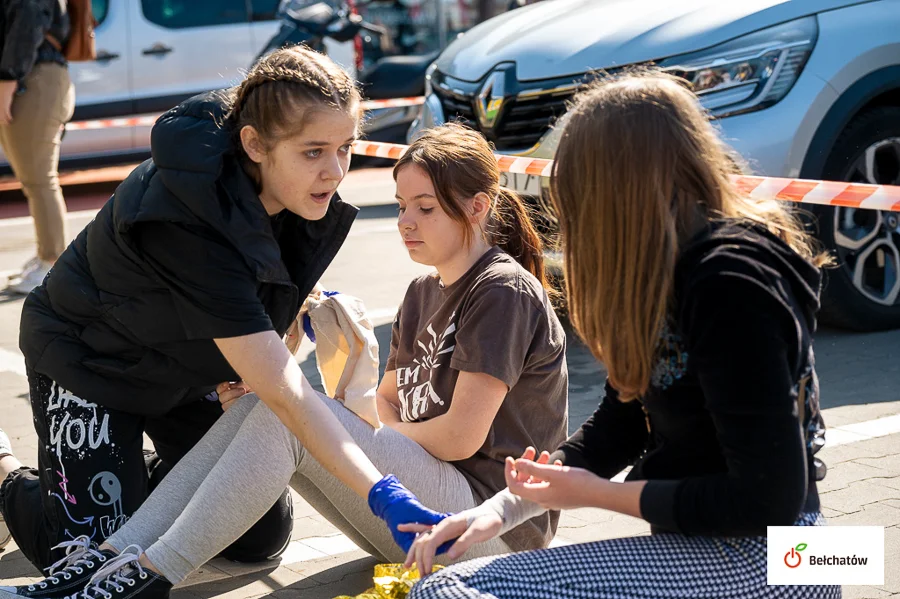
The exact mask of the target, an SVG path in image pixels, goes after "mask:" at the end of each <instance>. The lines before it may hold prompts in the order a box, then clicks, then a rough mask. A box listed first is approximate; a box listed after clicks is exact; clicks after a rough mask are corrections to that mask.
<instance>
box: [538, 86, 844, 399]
mask: <svg viewBox="0 0 900 599" xmlns="http://www.w3.org/2000/svg"><path fill="white" fill-rule="evenodd" d="M735 169H736V163H735V161H734V160H733V159H732V158H731V157H730V155H729V150H728V149H727V148H726V147H725V146H724V144H723V143H722V142H721V141H720V139H719V137H718V136H717V134H716V132H715V130H714V128H713V126H712V125H711V123H710V122H709V119H708V117H707V115H706V113H705V112H704V111H703V109H702V108H701V106H700V104H699V102H698V101H697V99H696V97H695V96H694V95H693V94H692V93H691V92H690V91H689V90H688V89H687V88H686V87H685V82H684V81H682V80H679V79H676V78H674V77H671V76H668V75H665V74H663V73H660V72H655V71H650V72H643V73H629V74H626V75H624V76H620V77H617V78H613V79H607V80H602V81H598V82H596V83H594V84H592V85H591V86H590V87H589V88H588V89H587V90H585V91H583V92H581V93H579V94H578V95H577V96H576V98H575V99H574V100H573V106H572V107H571V108H570V110H569V112H568V114H567V116H566V123H565V128H564V131H563V135H562V139H561V141H560V145H559V147H558V149H557V153H556V162H555V164H554V172H553V176H552V180H551V199H552V202H553V206H554V209H555V211H556V212H557V215H558V218H559V223H560V232H561V236H562V243H563V255H564V257H565V282H566V295H567V298H568V301H569V310H570V317H571V320H572V324H573V326H574V327H575V329H576V330H577V331H578V333H579V335H580V336H581V337H582V339H583V340H584V341H585V342H586V343H587V345H588V347H589V348H590V350H591V353H593V354H594V356H595V357H597V358H598V359H600V360H602V361H603V362H605V364H606V367H607V370H608V372H609V378H610V382H611V384H612V385H613V387H614V388H616V389H617V390H618V391H619V393H620V396H621V397H622V399H624V400H630V399H634V398H636V397H640V396H641V395H643V394H644V393H645V392H646V391H647V389H648V387H649V384H650V377H651V370H652V368H653V364H654V359H655V357H656V354H657V348H658V345H659V338H660V334H661V332H662V329H663V326H664V324H665V320H666V317H667V314H668V310H669V309H670V303H671V299H672V294H673V289H672V288H673V278H674V271H675V263H676V260H677V258H678V255H679V248H680V246H681V244H682V243H683V242H684V241H685V240H686V239H687V238H689V236H690V235H691V234H693V233H694V232H697V231H699V230H700V229H701V228H702V227H703V226H705V224H706V223H707V222H708V221H709V219H711V218H730V219H736V220H741V221H744V222H746V223H748V224H751V223H752V224H757V225H762V226H764V227H766V228H768V229H769V230H770V231H771V232H772V233H774V234H775V235H777V236H779V237H780V238H781V239H783V240H784V241H785V242H786V243H787V244H788V245H789V246H790V247H791V248H792V249H793V250H794V251H796V252H797V253H798V254H799V255H801V256H803V257H804V258H806V259H808V260H810V261H812V262H814V263H815V264H816V265H822V264H825V263H826V262H827V260H828V258H827V257H826V256H825V255H824V254H819V253H817V252H816V250H815V249H814V246H813V243H812V241H811V239H810V238H809V236H808V235H807V234H806V233H805V232H804V230H803V228H802V226H801V225H800V223H799V221H798V220H797V219H796V218H795V216H794V215H793V214H792V213H791V212H789V209H788V208H787V207H786V206H785V204H784V203H782V202H777V201H775V200H771V201H762V202H759V201H755V200H750V199H749V198H747V197H746V196H744V195H741V194H740V193H739V192H738V191H737V189H736V188H735V187H734V185H733V184H732V181H731V178H730V175H731V174H733V173H734V172H735Z"/></svg>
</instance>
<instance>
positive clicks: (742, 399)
mask: <svg viewBox="0 0 900 599" xmlns="http://www.w3.org/2000/svg"><path fill="white" fill-rule="evenodd" d="M820 282H821V272H820V270H819V269H818V268H817V267H815V266H813V265H812V264H810V263H809V262H807V261H806V260H804V259H803V258H801V257H800V256H799V255H798V254H797V253H795V252H794V251H793V250H792V249H791V248H790V247H788V245H787V244H785V243H784V242H783V241H781V240H780V239H778V238H777V237H775V236H774V235H772V234H770V233H769V232H768V231H766V230H764V229H762V228H761V227H753V226H749V225H744V224H739V223H735V222H729V221H716V222H714V223H713V224H712V226H711V227H710V228H709V229H708V230H704V231H703V232H702V233H700V234H699V235H697V236H696V237H694V238H693V239H692V240H691V241H690V242H689V243H687V244H686V246H685V247H684V248H683V250H682V253H681V255H680V257H679V259H678V262H677V265H676V270H675V279H674V302H673V304H674V305H673V306H672V309H671V311H670V321H669V324H668V326H667V330H666V331H665V332H664V334H663V339H662V340H661V343H660V349H659V355H658V356H657V362H656V368H655V370H654V372H653V376H652V380H651V386H650V389H649V391H648V392H647V393H646V394H645V395H644V396H643V397H642V398H640V400H639V401H631V402H623V401H621V400H620V399H619V396H618V393H617V392H616V390H615V389H614V388H612V386H611V385H610V384H609V382H607V384H606V396H605V397H604V399H603V400H602V402H601V403H600V406H599V407H598V408H597V410H596V411H595V412H594V414H593V416H591V418H590V419H589V420H588V421H587V422H586V423H585V424H584V425H582V427H581V428H580V429H579V430H578V431H577V432H576V433H575V434H574V435H573V436H572V437H570V438H569V440H568V441H567V442H566V443H565V444H564V445H563V446H562V447H561V448H560V449H559V450H558V451H557V452H556V454H554V456H553V458H554V459H556V458H558V459H561V460H563V462H564V463H565V464H566V465H569V466H575V467H582V468H587V469H589V470H591V471H592V472H594V473H596V474H598V475H599V476H602V477H610V476H613V475H615V474H616V473H618V472H619V471H621V470H622V469H623V468H624V467H625V466H627V465H629V464H632V465H633V467H632V469H631V472H630V473H629V474H628V476H627V480H647V481H648V482H647V485H646V487H645V488H644V490H643V492H642V493H641V501H640V509H641V515H642V516H643V517H644V519H646V520H647V521H648V522H650V524H651V528H652V529H653V530H654V531H655V532H661V531H673V532H679V533H684V534H703V535H720V536H747V535H765V534H766V526H790V525H792V524H793V523H794V522H795V520H796V518H797V516H798V514H800V513H801V512H803V513H806V512H816V511H818V510H819V497H818V492H817V489H816V480H821V479H822V478H823V477H824V475H825V466H824V464H822V463H821V461H819V459H818V458H816V457H814V454H815V453H816V452H817V451H818V450H819V449H820V448H821V447H822V446H823V445H824V423H823V421H822V417H821V413H820V410H819V389H818V381H817V379H816V373H815V363H814V359H813V350H812V337H813V333H814V331H815V329H816V312H817V311H818V309H819V289H820Z"/></svg>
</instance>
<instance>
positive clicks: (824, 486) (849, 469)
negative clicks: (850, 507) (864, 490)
mask: <svg viewBox="0 0 900 599" xmlns="http://www.w3.org/2000/svg"><path fill="white" fill-rule="evenodd" d="M880 476H884V470H883V469H881V468H874V467H872V466H866V465H865V464H859V463H857V462H855V461H854V462H843V463H841V464H837V465H835V466H834V467H831V466H829V468H828V473H827V474H826V475H825V479H824V480H820V481H819V482H818V483H816V486H817V487H818V489H819V493H820V494H821V493H827V492H829V491H837V490H838V489H846V488H847V487H848V486H849V485H850V483H853V482H856V481H860V480H866V479H867V478H877V477H880Z"/></svg>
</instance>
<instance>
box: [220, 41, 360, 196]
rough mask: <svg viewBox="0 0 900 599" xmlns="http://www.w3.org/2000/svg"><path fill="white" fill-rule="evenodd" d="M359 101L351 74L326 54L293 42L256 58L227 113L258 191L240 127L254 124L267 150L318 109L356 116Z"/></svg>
mask: <svg viewBox="0 0 900 599" xmlns="http://www.w3.org/2000/svg"><path fill="white" fill-rule="evenodd" d="M361 100H362V97H361V95H360V93H359V89H358V88H357V87H356V84H355V83H354V81H353V79H352V78H351V77H350V76H349V75H348V74H347V73H346V72H345V71H344V70H343V69H342V68H340V67H339V66H338V65H337V64H335V63H334V62H333V61H332V60H331V59H330V58H328V57H327V56H325V55H324V54H320V53H318V52H315V51H313V50H310V49H309V48H305V47H303V46H294V47H291V48H283V49H281V50H276V51H275V52H272V53H271V54H268V55H266V56H264V57H262V58H260V59H259V61H258V62H257V63H256V64H254V65H253V67H252V68H251V69H250V72H248V73H247V77H246V78H245V79H244V80H243V81H242V82H241V84H240V85H238V86H237V87H235V88H233V89H232V92H231V95H230V97H229V102H230V107H229V111H228V115H227V116H226V122H227V123H229V124H230V125H231V126H232V130H233V136H234V145H235V148H236V149H237V151H238V155H239V156H240V158H241V166H243V168H244V170H245V171H246V172H247V174H249V175H250V177H251V178H252V179H253V181H254V182H255V183H256V187H257V192H259V191H260V189H261V186H262V181H261V180H260V173H259V167H258V166H257V164H256V163H255V162H253V161H252V160H250V158H249V157H248V156H247V153H246V152H245V151H244V146H243V144H242V143H241V140H240V132H241V129H243V128H244V127H246V126H248V125H249V126H252V127H253V128H254V129H256V130H257V132H258V133H259V135H260V138H261V140H262V142H263V144H264V145H265V146H266V149H271V148H272V146H274V145H275V143H276V142H278V141H279V140H281V139H285V138H288V137H292V136H294V135H297V134H299V133H300V132H301V131H302V130H303V128H304V127H305V126H306V125H307V124H309V122H310V119H312V118H313V117H314V115H315V109H317V108H327V109H332V110H340V111H342V112H345V113H347V114H349V115H351V116H352V117H353V118H354V119H356V120H357V121H358V120H359V115H360V102H361Z"/></svg>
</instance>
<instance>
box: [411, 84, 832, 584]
mask: <svg viewBox="0 0 900 599" xmlns="http://www.w3.org/2000/svg"><path fill="white" fill-rule="evenodd" d="M682 83H683V82H682V81H679V80H677V79H675V78H673V77H670V76H667V75H664V74H660V73H652V72H651V73H644V74H640V75H636V74H631V75H626V76H623V77H621V78H618V79H614V80H607V81H603V82H600V83H598V84H595V85H593V86H592V87H591V88H590V89H588V90H587V91H585V92H583V93H581V94H580V95H579V96H578V97H577V98H576V100H575V102H574V106H573V107H572V108H571V110H570V112H569V114H568V115H567V122H566V124H565V129H564V132H563V136H562V140H561V142H560V146H559V149H558V151H557V155H556V163H555V170H554V173H553V178H552V198H553V203H554V206H555V208H556V211H557V212H558V216H559V223H560V229H561V234H562V241H563V247H564V256H565V275H566V277H565V281H566V292H567V296H568V301H569V308H570V314H571V320H572V323H573V324H574V326H575V328H576V330H577V331H578V333H579V335H580V336H581V337H582V339H583V340H584V341H585V343H586V344H587V346H588V347H589V348H590V350H591V352H592V353H593V354H594V356H595V357H596V358H597V359H599V360H601V361H602V362H603V363H604V364H605V365H606V368H607V371H608V373H609V376H608V379H607V383H606V395H605V397H604V398H603V400H602V402H601V403H600V406H599V407H598V408H597V410H596V412H595V413H594V414H593V416H591V418H590V419H589V420H588V421H587V422H586V423H585V424H584V425H582V427H581V428H580V430H578V431H577V432H576V433H575V434H574V435H573V436H572V437H570V438H569V440H568V441H566V442H565V443H563V444H562V445H561V446H560V447H559V449H557V450H556V452H555V453H553V454H552V455H551V454H549V453H548V452H546V451H545V452H542V453H541V454H540V457H538V459H537V460H534V458H535V457H536V452H534V451H533V450H531V451H529V452H528V453H527V454H526V455H525V456H523V457H522V458H521V459H518V460H515V461H514V460H512V459H509V460H507V464H506V472H505V474H506V482H507V485H508V488H507V489H506V490H504V491H502V492H501V493H499V494H498V495H496V496H495V497H493V498H491V499H490V500H488V501H487V502H485V503H484V504H482V506H480V507H479V508H477V509H474V510H469V511H467V512H463V513H460V514H457V515H455V516H451V517H449V518H447V519H445V520H443V521H442V522H441V523H440V524H438V525H437V526H435V527H430V526H408V527H404V528H405V529H406V530H409V531H414V532H417V533H420V535H419V538H418V540H417V541H416V542H415V543H414V545H413V547H412V549H411V550H410V553H409V556H408V562H409V563H412V562H413V561H416V562H418V563H419V566H420V567H421V568H426V569H427V568H428V566H429V565H430V563H431V561H430V560H431V556H432V555H433V552H434V547H436V546H437V545H440V544H442V543H445V542H447V541H448V540H450V539H454V538H456V537H460V538H459V540H458V541H457V542H456V544H455V545H454V546H453V547H451V549H450V555H451V556H453V555H457V554H459V553H461V552H463V551H465V550H466V549H467V548H468V547H469V546H471V545H472V544H473V543H475V542H483V541H485V540H487V539H491V538H493V536H494V535H496V534H501V533H502V532H503V531H504V530H506V529H507V528H508V527H509V526H514V525H515V524H516V523H517V522H520V521H521V520H522V519H523V518H528V517H531V516H533V515H534V514H537V513H541V512H542V510H544V509H570V508H579V507H598V508H603V509H608V510H613V511H617V512H620V513H623V514H627V515H630V516H634V517H637V518H643V519H644V520H646V521H648V522H649V523H650V527H651V532H652V533H653V534H651V535H650V536H644V537H634V538H622V539H612V540H606V541H599V542H594V543H584V544H578V545H570V546H566V547H559V548H555V549H550V550H547V551H541V552H525V553H519V554H512V555H507V556H500V557H493V558H482V559H478V560H473V561H470V562H464V563H461V564H457V565H455V566H452V567H450V568H447V569H445V570H442V571H440V572H438V573H436V574H434V575H432V576H430V577H429V578H427V579H426V580H425V581H423V582H422V583H421V584H420V585H418V586H417V587H416V588H415V589H414V590H413V593H412V594H411V597H413V598H415V599H422V598H432V597H491V598H501V599H502V598H507V597H509V598H515V597H524V596H528V597H553V598H563V597H582V598H583V597H605V598H606V597H634V596H642V597H643V596H646V597H651V596H652V597H662V596H672V597H696V596H701V595H704V596H708V595H710V594H711V593H712V594H714V595H715V596H716V597H742V598H747V597H775V596H777V597H807V598H813V597H814V598H824V597H839V596H840V594H841V591H840V587H835V586H790V587H776V586H767V584H766V571H767V569H766V527H767V526H789V525H797V526H818V525H822V524H824V519H823V517H822V514H821V511H820V504H819V496H818V493H817V489H816V482H817V481H818V480H821V479H822V478H823V477H824V475H825V466H824V464H822V463H821V461H820V460H819V459H817V458H816V457H815V455H814V454H815V453H816V452H817V450H818V449H819V448H821V447H822V445H824V437H823V435H824V424H823V421H822V417H821V414H820V410H819V401H818V383H817V379H816V373H815V368H814V360H813V349H812V336H813V333H814V331H815V328H816V316H815V315H816V311H817V309H818V307H819V288H820V282H821V273H820V267H821V266H822V265H824V264H825V263H826V262H827V261H828V260H827V257H826V256H824V255H822V254H820V253H817V251H816V250H815V248H814V247H813V244H812V243H811V240H810V239H809V238H808V237H807V235H806V233H805V232H804V231H803V229H802V227H801V226H800V224H799V223H798V221H797V220H796V218H795V217H794V216H793V215H792V214H791V213H790V211H789V209H788V208H787V207H785V206H784V205H783V204H778V203H775V202H753V201H750V200H749V199H747V198H745V197H744V196H742V195H741V194H740V193H739V192H738V191H737V190H736V189H735V187H734V185H733V184H732V181H731V179H730V175H731V174H732V173H733V172H734V170H735V161H734V160H733V159H732V158H731V157H729V154H728V151H727V150H726V148H725V147H724V145H723V144H722V143H721V141H720V140H719V138H718V137H717V135H716V132H715V130H714V128H713V127H712V126H711V125H710V123H709V120H708V118H707V115H706V114H704V112H703V111H702V109H701V107H700V106H699V103H698V102H697V100H696V98H695V97H694V96H693V95H692V94H691V93H690V91H689V90H688V89H686V88H685V87H684V86H683V85H682ZM628 465H631V466H632V468H631V471H630V473H629V474H628V475H627V477H626V482H624V483H623V484H617V483H612V482H610V480H609V479H610V478H611V477H613V476H614V475H616V474H617V473H619V472H620V471H622V470H623V469H624V468H625V467H626V466H628ZM461 535H462V536H461Z"/></svg>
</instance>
